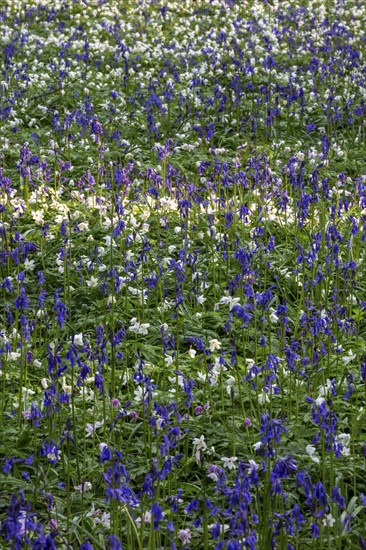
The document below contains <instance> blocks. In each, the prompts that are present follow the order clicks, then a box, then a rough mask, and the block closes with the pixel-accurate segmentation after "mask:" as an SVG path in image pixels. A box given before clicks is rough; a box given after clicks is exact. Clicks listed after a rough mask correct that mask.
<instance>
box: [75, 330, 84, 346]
mask: <svg viewBox="0 0 366 550" xmlns="http://www.w3.org/2000/svg"><path fill="white" fill-rule="evenodd" d="M74 344H76V345H77V346H82V345H83V334H82V333H81V332H80V334H75V336H74Z"/></svg>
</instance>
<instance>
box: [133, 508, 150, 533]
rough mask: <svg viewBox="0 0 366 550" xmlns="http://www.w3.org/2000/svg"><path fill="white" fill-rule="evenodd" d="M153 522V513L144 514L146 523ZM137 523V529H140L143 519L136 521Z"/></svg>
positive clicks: (139, 518)
mask: <svg viewBox="0 0 366 550" xmlns="http://www.w3.org/2000/svg"><path fill="white" fill-rule="evenodd" d="M150 522H151V512H145V514H144V523H150ZM135 523H136V525H137V527H138V528H139V529H140V527H141V517H140V516H139V517H138V518H136V519H135Z"/></svg>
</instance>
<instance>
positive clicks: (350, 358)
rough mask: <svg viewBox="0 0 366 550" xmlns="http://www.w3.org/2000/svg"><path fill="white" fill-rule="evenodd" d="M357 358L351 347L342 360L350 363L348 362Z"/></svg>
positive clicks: (346, 363)
mask: <svg viewBox="0 0 366 550" xmlns="http://www.w3.org/2000/svg"><path fill="white" fill-rule="evenodd" d="M355 358H356V354H355V353H353V352H352V350H351V349H350V350H349V352H348V355H346V356H345V357H343V358H342V361H343V363H344V364H345V365H348V363H351V361H353V360H354V359H355Z"/></svg>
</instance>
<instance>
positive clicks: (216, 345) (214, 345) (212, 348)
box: [209, 338, 221, 352]
mask: <svg viewBox="0 0 366 550" xmlns="http://www.w3.org/2000/svg"><path fill="white" fill-rule="evenodd" d="M209 344H210V351H211V352H213V351H215V349H220V348H221V342H219V341H218V340H216V338H213V340H210V342H209Z"/></svg>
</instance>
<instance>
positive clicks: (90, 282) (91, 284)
mask: <svg viewBox="0 0 366 550" xmlns="http://www.w3.org/2000/svg"><path fill="white" fill-rule="evenodd" d="M86 284H87V286H89V287H90V288H95V287H96V286H98V279H97V278H96V277H94V276H93V275H92V276H91V277H90V279H88V280H87V281H86Z"/></svg>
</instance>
